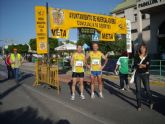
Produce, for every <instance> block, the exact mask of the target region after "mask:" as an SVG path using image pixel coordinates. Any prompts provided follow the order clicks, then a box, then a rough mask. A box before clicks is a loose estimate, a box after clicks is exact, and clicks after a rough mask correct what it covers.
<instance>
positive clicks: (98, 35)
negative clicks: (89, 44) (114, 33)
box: [92, 31, 100, 41]
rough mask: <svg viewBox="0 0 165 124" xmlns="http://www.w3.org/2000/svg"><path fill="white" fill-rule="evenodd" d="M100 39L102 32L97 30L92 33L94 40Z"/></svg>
mask: <svg viewBox="0 0 165 124" xmlns="http://www.w3.org/2000/svg"><path fill="white" fill-rule="evenodd" d="M99 39H100V34H99V33H98V32H97V31H95V34H93V35H92V41H99Z"/></svg>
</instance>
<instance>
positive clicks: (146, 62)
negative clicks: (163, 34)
mask: <svg viewBox="0 0 165 124" xmlns="http://www.w3.org/2000/svg"><path fill="white" fill-rule="evenodd" d="M140 63H141V64H140ZM134 68H135V69H136V73H135V85H136V98H137V109H138V111H141V104H142V102H141V99H142V98H141V97H142V96H141V94H142V93H141V92H142V90H141V89H142V87H141V81H142V83H143V85H144V88H145V91H146V94H147V97H148V100H149V105H150V109H152V108H153V102H152V94H151V91H150V85H149V68H150V59H149V56H148V49H147V46H146V45H145V44H141V45H140V47H139V50H138V55H137V56H136V57H135V58H134Z"/></svg>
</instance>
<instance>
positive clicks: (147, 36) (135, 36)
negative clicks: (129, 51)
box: [111, 0, 165, 54]
mask: <svg viewBox="0 0 165 124" xmlns="http://www.w3.org/2000/svg"><path fill="white" fill-rule="evenodd" d="M164 11H165V0H124V1H123V2H122V3H120V4H118V5H117V6H116V7H115V8H114V9H113V11H112V12H111V14H112V15H113V16H118V17H126V18H127V19H128V20H130V21H131V25H132V29H131V33H132V42H133V46H134V48H135V49H136V48H137V45H139V44H140V43H141V42H142V41H143V42H145V43H146V44H147V45H148V47H149V53H150V54H160V53H163V52H165V51H164V50H165V12H164Z"/></svg>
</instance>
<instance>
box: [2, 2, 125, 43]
mask: <svg viewBox="0 0 165 124" xmlns="http://www.w3.org/2000/svg"><path fill="white" fill-rule="evenodd" d="M122 1H123V0H0V46H2V45H4V40H9V41H11V40H12V41H13V42H15V43H22V44H24V43H27V42H28V41H29V40H30V39H31V38H35V36H36V34H35V15H34V13H35V12H34V7H35V6H37V5H38V6H40V5H43V6H44V5H45V4H46V2H48V4H49V7H53V8H61V9H70V10H76V11H82V12H90V13H97V14H107V15H108V14H109V13H110V12H111V10H113V8H115V7H116V5H117V4H119V3H121V2H122ZM69 39H70V40H72V41H76V40H77V33H76V30H71V31H70V38H69Z"/></svg>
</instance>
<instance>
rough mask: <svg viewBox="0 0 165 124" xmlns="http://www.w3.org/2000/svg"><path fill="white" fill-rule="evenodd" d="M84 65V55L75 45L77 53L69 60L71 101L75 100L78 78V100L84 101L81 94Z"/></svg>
mask: <svg viewBox="0 0 165 124" xmlns="http://www.w3.org/2000/svg"><path fill="white" fill-rule="evenodd" d="M84 63H85V55H84V54H83V53H82V46H81V45H77V52H75V53H74V54H73V56H72V58H71V65H72V72H73V73H72V80H73V84H72V96H71V100H75V86H76V83H77V78H79V82H80V92H81V94H80V98H81V99H85V96H84V94H83V89H84V86H83V82H84Z"/></svg>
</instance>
